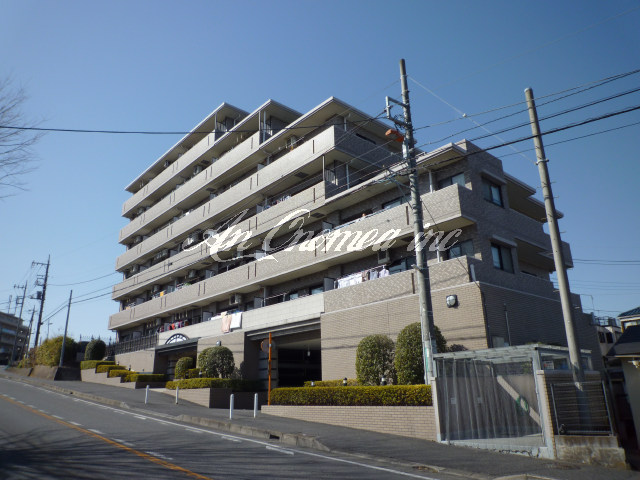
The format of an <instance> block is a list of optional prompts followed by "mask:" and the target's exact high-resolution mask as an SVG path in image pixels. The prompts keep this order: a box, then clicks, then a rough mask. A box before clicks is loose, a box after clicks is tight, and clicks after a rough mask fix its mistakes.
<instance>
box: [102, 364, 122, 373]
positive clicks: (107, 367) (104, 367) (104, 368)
mask: <svg viewBox="0 0 640 480" xmlns="http://www.w3.org/2000/svg"><path fill="white" fill-rule="evenodd" d="M111 370H127V369H126V368H124V367H123V366H122V365H113V364H112V365H98V366H97V367H96V373H108V372H110V371H111Z"/></svg>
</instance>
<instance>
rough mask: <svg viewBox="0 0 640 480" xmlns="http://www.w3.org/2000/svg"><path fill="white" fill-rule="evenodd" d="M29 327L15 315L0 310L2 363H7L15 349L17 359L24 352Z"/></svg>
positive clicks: (14, 355)
mask: <svg viewBox="0 0 640 480" xmlns="http://www.w3.org/2000/svg"><path fill="white" fill-rule="evenodd" d="M28 333H29V329H28V328H27V327H26V326H25V325H24V324H23V323H22V320H21V319H20V318H18V317H16V316H15V315H11V314H9V313H3V312H0V365H6V364H8V362H9V358H10V357H11V352H12V351H13V352H14V354H13V358H14V360H17V359H19V358H21V357H22V354H23V353H24V346H25V344H26V340H27V335H28Z"/></svg>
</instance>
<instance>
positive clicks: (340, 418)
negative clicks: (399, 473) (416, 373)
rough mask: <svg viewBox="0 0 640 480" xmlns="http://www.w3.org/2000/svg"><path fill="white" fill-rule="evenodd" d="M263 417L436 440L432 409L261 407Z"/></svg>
mask: <svg viewBox="0 0 640 480" xmlns="http://www.w3.org/2000/svg"><path fill="white" fill-rule="evenodd" d="M262 413H264V414H267V415H275V416H278V417H288V418H295V419H297V420H304V421H307V422H317V423H326V424H328V425H337V426H340V427H349V428H357V429H360V430H369V431H372V432H379V433H388V434H391V435H400V436H403V437H411V438H420V439H422V440H433V441H435V440H436V426H435V411H434V408H433V407H332V406H293V405H270V406H267V405H263V406H262Z"/></svg>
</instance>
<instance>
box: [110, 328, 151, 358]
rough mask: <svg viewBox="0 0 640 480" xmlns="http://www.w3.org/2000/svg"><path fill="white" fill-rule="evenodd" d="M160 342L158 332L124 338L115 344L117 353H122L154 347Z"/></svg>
mask: <svg viewBox="0 0 640 480" xmlns="http://www.w3.org/2000/svg"><path fill="white" fill-rule="evenodd" d="M157 344H158V334H157V333H154V334H153V335H147V336H145V337H138V338H134V339H131V340H124V341H122V342H117V343H115V344H114V345H113V347H114V351H115V354H116V355H119V354H121V353H131V352H137V351H138V350H145V349H147V348H153V347H155V346H156V345H157Z"/></svg>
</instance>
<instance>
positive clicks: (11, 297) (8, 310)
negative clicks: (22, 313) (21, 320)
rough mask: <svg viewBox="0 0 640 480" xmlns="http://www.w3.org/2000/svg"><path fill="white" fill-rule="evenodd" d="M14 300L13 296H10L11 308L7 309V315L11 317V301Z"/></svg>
mask: <svg viewBox="0 0 640 480" xmlns="http://www.w3.org/2000/svg"><path fill="white" fill-rule="evenodd" d="M12 300H13V295H9V306H8V307H7V313H8V314H9V315H11V301H12Z"/></svg>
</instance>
